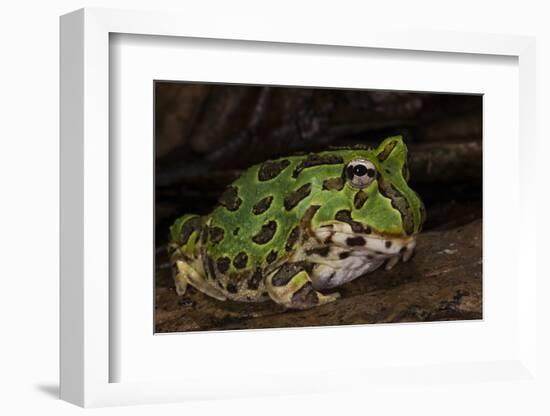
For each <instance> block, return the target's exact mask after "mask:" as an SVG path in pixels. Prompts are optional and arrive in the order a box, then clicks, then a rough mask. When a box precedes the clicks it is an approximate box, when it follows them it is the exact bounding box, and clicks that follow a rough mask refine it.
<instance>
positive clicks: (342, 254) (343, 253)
mask: <svg viewBox="0 0 550 416" xmlns="http://www.w3.org/2000/svg"><path fill="white" fill-rule="evenodd" d="M349 256H350V252H349V251H341V252H340V253H338V257H340V260H344V259H347V258H348V257H349Z"/></svg>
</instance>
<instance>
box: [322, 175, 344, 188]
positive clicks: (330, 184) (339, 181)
mask: <svg viewBox="0 0 550 416" xmlns="http://www.w3.org/2000/svg"><path fill="white" fill-rule="evenodd" d="M344 183H345V181H344V178H342V177H341V176H340V177H338V178H329V179H325V180H324V181H323V190H325V191H341V190H342V188H343V187H344Z"/></svg>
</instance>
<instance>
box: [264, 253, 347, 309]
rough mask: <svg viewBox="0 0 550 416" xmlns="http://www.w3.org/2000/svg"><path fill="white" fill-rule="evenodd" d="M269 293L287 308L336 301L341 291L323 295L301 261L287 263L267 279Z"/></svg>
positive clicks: (306, 306) (305, 307)
mask: <svg viewBox="0 0 550 416" xmlns="http://www.w3.org/2000/svg"><path fill="white" fill-rule="evenodd" d="M266 288H267V293H268V294H269V296H270V297H271V299H273V300H274V301H275V302H277V303H278V304H280V305H283V306H284V307H286V308H292V309H309V308H312V307H314V306H318V305H323V304H325V303H329V302H332V301H335V300H336V299H338V298H339V297H340V294H339V293H331V294H329V295H323V294H322V293H321V292H318V291H316V290H315V289H314V287H313V282H312V281H311V278H310V276H309V274H308V272H307V271H306V270H305V269H304V267H303V265H301V264H299V263H287V264H284V265H283V266H281V267H280V268H279V269H278V270H276V271H275V272H273V273H271V274H270V275H269V276H268V277H267V279H266Z"/></svg>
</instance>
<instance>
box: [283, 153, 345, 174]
mask: <svg viewBox="0 0 550 416" xmlns="http://www.w3.org/2000/svg"><path fill="white" fill-rule="evenodd" d="M340 163H344V159H342V157H340V156H338V155H319V154H315V153H312V154H310V155H308V156H307V157H306V158H305V159H304V160H302V161H301V162H300V163H299V164H298V166H296V168H294V171H293V172H292V177H293V178H297V177H298V175H300V173H301V172H302V171H303V170H304V169H308V168H312V167H316V166H322V165H338V164H340Z"/></svg>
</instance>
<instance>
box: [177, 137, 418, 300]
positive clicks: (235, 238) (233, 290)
mask: <svg viewBox="0 0 550 416" xmlns="http://www.w3.org/2000/svg"><path fill="white" fill-rule="evenodd" d="M407 161H408V149H407V146H406V144H405V142H404V140H403V137H402V136H392V137H388V138H386V139H384V140H382V142H381V143H380V144H379V145H378V146H376V147H368V146H365V145H359V146H351V147H339V148H329V149H327V150H323V151H320V152H312V153H305V154H302V155H293V156H289V157H280V158H275V159H272V160H267V161H265V162H262V163H259V164H256V165H254V166H252V167H250V168H248V169H247V170H246V171H244V172H243V173H242V174H241V176H240V177H238V178H237V179H236V180H235V181H233V182H232V183H230V184H229V185H228V186H227V187H226V188H225V190H224V191H223V193H221V196H220V197H219V200H218V204H217V205H216V206H215V208H214V209H213V210H212V212H211V213H210V214H208V215H202V216H201V215H196V214H184V215H182V216H180V217H179V218H177V219H176V220H175V221H174V223H173V224H172V226H171V227H170V231H169V234H170V237H169V238H170V242H169V244H168V254H169V258H170V265H171V269H172V275H173V279H174V284H175V289H176V292H177V294H178V295H180V296H183V295H184V294H185V293H186V290H187V288H188V286H192V287H194V288H195V289H197V290H199V291H200V292H203V293H204V294H206V295H208V296H210V297H212V298H215V299H217V300H219V301H237V302H261V301H269V300H271V301H274V302H276V303H277V304H279V305H281V306H282V307H284V308H285V309H298V310H304V309H309V308H313V307H318V306H321V305H324V304H327V303H330V302H333V301H336V300H337V299H339V298H340V293H339V292H338V291H337V290H336V288H337V287H340V286H342V285H344V284H345V283H348V282H350V281H352V280H354V279H356V278H358V277H360V276H363V275H366V274H368V273H371V272H373V271H374V270H377V269H378V268H380V267H381V266H382V265H384V264H385V268H386V269H387V270H390V269H391V268H392V267H394V266H395V265H396V264H397V263H398V262H399V261H402V262H407V261H408V260H409V259H410V258H411V257H412V255H413V254H414V251H415V247H416V238H417V236H418V234H419V233H420V232H421V229H422V226H423V224H424V222H425V219H426V210H425V207H424V204H423V202H422V200H421V198H420V196H419V194H418V193H417V192H415V191H413V190H412V189H411V188H410V187H409V185H408V182H409V179H410V178H409V177H410V173H409V168H408V163H407Z"/></svg>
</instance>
